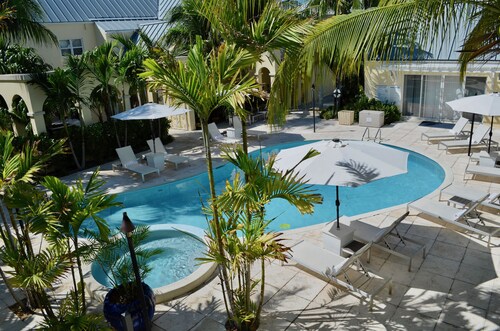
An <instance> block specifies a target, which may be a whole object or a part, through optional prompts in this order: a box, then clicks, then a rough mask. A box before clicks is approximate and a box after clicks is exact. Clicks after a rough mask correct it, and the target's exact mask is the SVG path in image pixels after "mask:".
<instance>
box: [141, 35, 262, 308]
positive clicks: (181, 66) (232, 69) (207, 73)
mask: <svg viewBox="0 0 500 331" xmlns="http://www.w3.org/2000/svg"><path fill="white" fill-rule="evenodd" d="M256 60H257V58H256V57H255V56H254V55H252V54H251V53H249V52H247V51H244V50H238V49H237V48H236V47H235V46H234V45H225V44H224V45H221V46H220V47H219V48H218V49H214V50H212V51H211V52H210V53H209V54H208V55H205V54H204V45H203V42H202V40H201V38H200V37H198V38H197V40H196V44H195V45H194V46H193V47H192V48H191V50H190V51H189V53H188V56H187V60H186V62H185V63H184V62H181V61H178V62H177V65H176V66H175V67H169V66H167V67H163V66H161V65H160V64H159V63H158V62H156V61H155V60H153V59H148V60H146V61H145V62H144V65H145V67H146V72H144V74H142V75H141V76H143V77H149V78H150V79H151V80H152V84H151V85H152V87H153V88H160V87H161V88H165V89H166V93H167V94H168V95H169V96H170V97H171V98H172V100H173V102H174V105H182V104H185V105H187V106H188V107H189V108H191V109H192V110H193V111H194V112H195V113H196V114H197V115H198V117H199V119H200V122H201V126H202V136H203V145H204V147H205V156H206V163H207V173H208V179H209V186H210V200H211V204H210V205H211V208H212V215H213V220H212V221H211V222H213V226H214V228H215V229H216V230H215V231H216V242H217V247H218V251H219V252H220V254H221V255H223V251H224V245H223V242H222V236H221V233H220V224H219V211H218V208H217V203H216V196H217V193H216V191H215V182H214V175H213V167H212V155H211V150H210V137H209V133H208V120H209V117H210V114H211V113H212V112H213V111H214V110H216V109H217V108H219V107H230V108H233V109H235V108H241V107H242V106H243V103H244V102H245V100H246V98H247V96H248V93H249V91H251V89H253V88H255V87H256V84H255V80H254V78H253V77H252V76H249V75H244V74H243V73H242V68H247V67H248V66H250V65H251V64H252V63H255V61H256ZM221 273H222V279H223V281H224V282H225V283H226V284H225V286H226V288H230V287H229V286H228V282H229V278H228V274H227V269H226V268H225V267H224V266H222V268H221ZM230 304H232V303H231V302H230ZM233 308H234V307H233V306H231V310H233ZM233 311H234V310H233Z"/></svg>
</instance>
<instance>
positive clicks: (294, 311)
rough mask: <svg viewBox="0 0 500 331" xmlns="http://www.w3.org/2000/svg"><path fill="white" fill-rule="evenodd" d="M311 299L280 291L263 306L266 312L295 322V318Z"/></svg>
mask: <svg viewBox="0 0 500 331" xmlns="http://www.w3.org/2000/svg"><path fill="white" fill-rule="evenodd" d="M309 302H310V301H309V300H305V299H302V298H301V297H298V296H290V295H289V294H288V293H286V292H282V291H279V292H278V293H276V294H275V295H274V296H273V297H272V298H271V300H269V301H268V302H267V303H266V304H265V305H264V307H263V310H264V311H265V312H266V314H269V315H271V314H272V315H273V316H276V317H279V318H283V319H286V320H287V321H289V322H293V321H294V320H295V318H297V316H298V315H299V314H300V313H301V312H302V310H304V309H305V308H306V307H307V306H308V305H309Z"/></svg>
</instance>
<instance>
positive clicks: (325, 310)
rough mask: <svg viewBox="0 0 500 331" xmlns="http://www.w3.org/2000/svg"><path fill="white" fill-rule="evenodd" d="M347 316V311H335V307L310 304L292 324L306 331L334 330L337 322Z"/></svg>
mask: <svg viewBox="0 0 500 331" xmlns="http://www.w3.org/2000/svg"><path fill="white" fill-rule="evenodd" d="M347 314H348V310H347V311H346V310H340V309H335V307H330V306H324V305H320V304H318V303H316V302H312V303H311V304H309V305H308V306H307V307H306V309H304V310H303V311H302V312H301V313H300V314H299V316H298V317H297V319H296V320H295V321H294V322H295V324H296V325H298V326H300V327H302V328H304V329H306V330H334V329H336V328H338V324H337V323H338V321H340V320H342V319H344V318H345V317H346V316H347Z"/></svg>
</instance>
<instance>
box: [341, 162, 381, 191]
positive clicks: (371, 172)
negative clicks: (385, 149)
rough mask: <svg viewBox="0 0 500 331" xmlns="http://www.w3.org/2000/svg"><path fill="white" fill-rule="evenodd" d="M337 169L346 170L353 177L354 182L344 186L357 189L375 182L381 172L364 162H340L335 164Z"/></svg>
mask: <svg viewBox="0 0 500 331" xmlns="http://www.w3.org/2000/svg"><path fill="white" fill-rule="evenodd" d="M335 165H336V166H337V167H341V168H345V169H346V171H347V172H348V173H349V174H351V175H352V177H353V178H354V180H352V181H349V182H346V183H345V185H344V186H352V187H357V186H360V185H363V184H366V183H369V182H371V181H373V180H375V179H376V178H377V177H378V176H379V175H380V172H379V171H378V170H377V169H376V168H373V167H370V166H369V165H368V164H366V163H364V162H356V161H354V160H349V161H348V162H346V161H339V162H337V163H336V164H335Z"/></svg>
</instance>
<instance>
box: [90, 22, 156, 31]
mask: <svg viewBox="0 0 500 331" xmlns="http://www.w3.org/2000/svg"><path fill="white" fill-rule="evenodd" d="M151 23H156V24H158V23H160V24H161V21H159V20H123V21H97V22H95V24H96V25H97V27H98V28H99V29H100V30H102V31H105V32H119V31H130V30H134V31H135V30H139V28H140V27H141V26H142V25H143V24H151Z"/></svg>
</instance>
